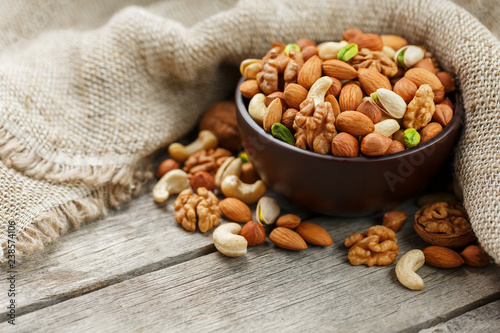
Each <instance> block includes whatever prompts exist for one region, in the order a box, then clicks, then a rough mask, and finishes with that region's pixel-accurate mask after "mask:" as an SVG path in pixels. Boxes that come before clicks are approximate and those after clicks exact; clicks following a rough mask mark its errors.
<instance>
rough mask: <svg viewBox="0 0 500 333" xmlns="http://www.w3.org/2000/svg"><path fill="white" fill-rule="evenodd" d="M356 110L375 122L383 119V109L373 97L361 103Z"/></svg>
mask: <svg viewBox="0 0 500 333" xmlns="http://www.w3.org/2000/svg"><path fill="white" fill-rule="evenodd" d="M356 111H358V112H361V113H362V114H364V115H365V116H367V117H368V118H370V119H371V121H372V122H373V123H374V124H376V123H378V122H380V120H381V119H382V111H381V110H380V108H379V107H378V106H377V105H376V104H375V103H374V102H373V100H371V99H368V100H366V101H364V102H363V103H361V104H360V105H359V106H358V108H357V109H356Z"/></svg>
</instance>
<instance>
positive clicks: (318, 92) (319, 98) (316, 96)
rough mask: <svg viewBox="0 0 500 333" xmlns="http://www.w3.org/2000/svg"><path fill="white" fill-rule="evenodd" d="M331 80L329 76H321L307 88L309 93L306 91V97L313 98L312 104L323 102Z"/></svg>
mask: <svg viewBox="0 0 500 333" xmlns="http://www.w3.org/2000/svg"><path fill="white" fill-rule="evenodd" d="M332 83H333V80H332V78H331V77H329V76H323V77H320V78H319V79H317V80H316V82H314V84H313V85H312V87H311V89H309V93H307V98H312V99H313V100H314V105H315V106H316V105H318V104H319V103H323V102H324V101H325V95H326V92H327V91H328V89H330V86H331V85H332Z"/></svg>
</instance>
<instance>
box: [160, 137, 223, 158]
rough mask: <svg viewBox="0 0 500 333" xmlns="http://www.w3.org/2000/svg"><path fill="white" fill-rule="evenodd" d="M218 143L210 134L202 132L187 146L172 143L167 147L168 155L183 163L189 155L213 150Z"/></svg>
mask: <svg viewBox="0 0 500 333" xmlns="http://www.w3.org/2000/svg"><path fill="white" fill-rule="evenodd" d="M218 143H219V142H218V140H217V137H216V136H215V135H214V134H213V133H212V132H210V131H208V130H203V131H201V132H200V133H199V134H198V138H197V139H196V140H195V141H193V142H191V143H190V144H189V145H187V146H183V145H181V144H180V143H178V142H175V143H172V144H171V145H170V146H168V153H169V154H170V156H172V158H173V159H174V160H176V161H179V162H184V161H185V160H187V158H188V157H189V155H192V154H194V153H196V152H197V151H199V150H202V149H210V148H215V147H217V144H218Z"/></svg>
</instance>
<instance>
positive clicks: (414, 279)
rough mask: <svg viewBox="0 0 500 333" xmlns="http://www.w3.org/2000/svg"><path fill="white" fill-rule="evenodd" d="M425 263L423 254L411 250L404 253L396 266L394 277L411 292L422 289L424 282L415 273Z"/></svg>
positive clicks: (419, 251)
mask: <svg viewBox="0 0 500 333" xmlns="http://www.w3.org/2000/svg"><path fill="white" fill-rule="evenodd" d="M424 262H425V255H424V252H422V251H421V250H411V251H409V252H407V253H405V254H404V255H403V256H402V257H401V258H400V259H399V261H398V263H397V264H396V276H397V277H398V280H399V282H401V283H402V284H403V286H405V287H407V288H410V289H411V290H422V289H424V280H422V278H421V277H420V276H419V275H418V274H417V273H415V272H416V271H417V270H418V269H419V268H420V267H422V265H423V264H424Z"/></svg>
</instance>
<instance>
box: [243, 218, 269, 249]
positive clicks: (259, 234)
mask: <svg viewBox="0 0 500 333" xmlns="http://www.w3.org/2000/svg"><path fill="white" fill-rule="evenodd" d="M240 235H241V236H243V237H245V239H246V240H247V242H248V246H256V245H260V244H263V243H264V242H265V241H266V230H265V229H264V227H263V226H262V225H261V224H260V223H257V222H255V221H248V222H247V223H245V225H244V226H243V228H241V231H240Z"/></svg>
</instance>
